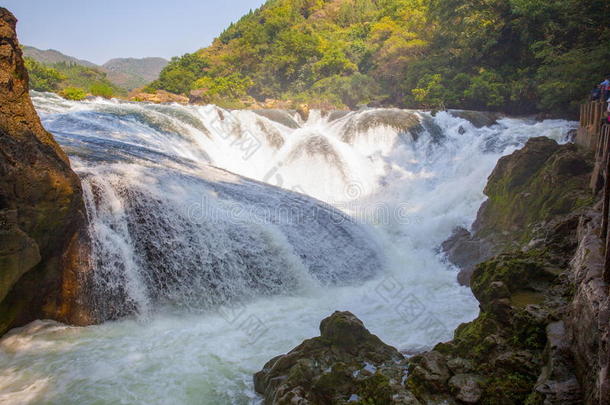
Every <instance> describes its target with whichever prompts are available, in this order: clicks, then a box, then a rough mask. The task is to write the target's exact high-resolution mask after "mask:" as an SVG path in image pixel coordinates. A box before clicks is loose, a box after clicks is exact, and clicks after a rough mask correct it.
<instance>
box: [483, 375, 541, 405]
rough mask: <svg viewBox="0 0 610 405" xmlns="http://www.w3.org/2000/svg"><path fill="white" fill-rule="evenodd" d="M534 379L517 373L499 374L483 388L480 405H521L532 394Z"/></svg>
mask: <svg viewBox="0 0 610 405" xmlns="http://www.w3.org/2000/svg"><path fill="white" fill-rule="evenodd" d="M535 382H536V378H535V377H531V376H526V375H523V374H519V373H513V374H499V375H496V376H494V377H493V378H491V379H490V380H488V381H487V382H486V383H485V385H484V388H483V395H482V397H481V402H480V403H481V405H513V404H514V405H521V404H523V403H524V401H525V400H526V398H527V397H528V396H529V394H530V393H531V392H532V387H533V385H534V383H535Z"/></svg>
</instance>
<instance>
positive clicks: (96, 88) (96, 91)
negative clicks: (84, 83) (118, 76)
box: [89, 83, 114, 98]
mask: <svg viewBox="0 0 610 405" xmlns="http://www.w3.org/2000/svg"><path fill="white" fill-rule="evenodd" d="M89 92H90V93H91V94H93V95H94V96H98V97H104V98H111V97H112V96H114V89H113V88H112V87H110V86H109V85H107V84H106V83H95V84H93V85H91V87H90V88H89Z"/></svg>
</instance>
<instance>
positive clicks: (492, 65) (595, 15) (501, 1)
mask: <svg viewBox="0 0 610 405" xmlns="http://www.w3.org/2000/svg"><path fill="white" fill-rule="evenodd" d="M609 17H610V2H608V1H607V0H556V1H545V0H472V1H464V0H269V1H267V3H266V4H265V5H263V6H262V7H261V8H260V9H258V10H256V11H253V12H250V13H249V14H247V15H245V16H244V17H243V18H241V19H240V20H239V21H238V22H237V23H235V24H232V25H231V26H230V27H228V28H227V29H226V30H225V31H224V32H223V33H222V34H221V35H220V36H219V37H218V38H217V39H216V40H215V41H214V43H213V44H212V45H211V46H210V47H208V48H203V49H201V50H199V51H197V52H195V53H194V54H187V55H184V56H182V57H180V58H174V59H172V61H171V62H170V63H169V65H167V66H166V67H165V69H164V70H163V71H162V72H161V74H160V78H159V79H158V80H157V81H155V82H153V83H152V84H151V86H149V90H155V89H163V90H167V91H170V92H174V93H183V94H188V93H189V92H190V91H191V90H194V89H203V90H204V91H203V92H199V93H203V94H205V97H206V98H207V99H208V100H210V101H214V100H223V99H224V100H227V99H229V100H230V99H240V98H241V99H243V98H244V97H246V96H251V97H254V98H255V99H257V100H264V99H266V98H273V99H284V100H293V101H302V102H310V103H313V104H316V103H318V104H320V103H331V104H334V105H345V106H349V107H355V106H356V105H358V104H362V103H371V102H373V103H380V104H385V105H398V106H406V107H430V108H438V107H458V108H471V109H490V110H504V111H507V112H511V113H532V112H536V111H543V112H549V113H552V114H557V115H560V114H562V115H565V114H571V113H574V112H575V108H576V104H577V103H578V100H579V99H582V98H584V97H586V94H587V93H588V91H589V89H590V87H591V84H592V83H594V82H595V81H597V80H600V79H601V78H602V76H603V75H604V74H606V73H608V72H606V71H605V70H610V68H609V67H608V61H610V48H609V47H608V44H609V43H610V28H609V27H610V24H608V20H609Z"/></svg>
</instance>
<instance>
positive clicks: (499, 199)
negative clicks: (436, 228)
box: [478, 138, 593, 245]
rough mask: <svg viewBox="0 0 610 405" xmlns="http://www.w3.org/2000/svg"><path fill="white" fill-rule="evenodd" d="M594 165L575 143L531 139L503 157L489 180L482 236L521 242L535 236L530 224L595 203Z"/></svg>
mask: <svg viewBox="0 0 610 405" xmlns="http://www.w3.org/2000/svg"><path fill="white" fill-rule="evenodd" d="M590 171H591V165H590V163H589V162H588V160H587V158H586V157H585V156H582V155H580V154H579V153H578V152H577V150H576V148H575V147H574V146H573V145H562V146H559V145H557V143H555V141H553V140H550V139H548V138H533V139H531V140H530V141H529V142H528V143H527V144H526V146H525V147H524V148H523V149H521V150H519V151H517V152H515V153H514V154H513V155H510V156H507V157H504V158H502V159H501V160H500V161H499V162H498V166H497V167H496V169H495V170H494V172H493V174H492V176H491V177H490V179H489V182H488V184H487V187H486V188H485V194H486V195H487V196H488V197H489V200H488V203H487V204H486V206H485V208H484V209H483V210H482V211H481V221H480V224H481V228H480V230H479V232H478V233H479V235H480V236H483V237H492V238H495V239H498V242H502V241H504V242H506V243H517V244H518V245H523V244H525V243H527V242H529V240H530V239H531V238H532V237H533V236H534V235H533V228H532V227H531V225H532V224H536V223H540V222H543V221H548V220H550V219H552V218H554V217H556V216H558V215H565V214H568V213H571V212H573V211H574V210H576V209H579V208H582V207H586V206H589V205H591V204H592V202H593V199H592V197H591V194H590V192H589V190H588V174H589V173H590Z"/></svg>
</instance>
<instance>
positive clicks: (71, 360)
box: [0, 93, 574, 404]
mask: <svg viewBox="0 0 610 405" xmlns="http://www.w3.org/2000/svg"><path fill="white" fill-rule="evenodd" d="M33 100H34V103H35V105H36V107H37V109H38V111H39V113H40V114H41V117H42V120H43V124H44V125H45V127H46V128H47V129H48V130H49V131H51V132H53V133H54V135H55V136H56V138H57V140H58V141H59V143H60V144H61V145H62V146H63V147H64V149H65V150H66V151H67V152H68V154H69V155H70V158H71V160H72V164H73V167H74V169H75V170H76V171H77V173H78V174H79V175H80V176H81V178H82V181H83V185H84V190H85V198H86V202H87V210H88V215H89V218H90V222H91V229H90V230H91V235H92V240H93V242H94V246H93V250H94V251H93V257H94V260H95V263H94V264H95V272H94V288H93V296H92V299H93V300H94V302H95V304H96V308H97V309H98V311H99V312H100V315H101V316H103V317H104V318H106V319H117V318H120V317H124V316H126V315H127V317H126V318H122V319H121V320H116V321H112V322H106V323H104V324H102V325H99V326H92V327H87V328H74V327H68V326H64V325H61V324H57V323H54V322H50V321H37V322H34V323H32V324H30V325H28V326H26V327H24V328H21V329H17V330H15V331H13V332H11V333H9V334H8V335H7V336H6V337H4V338H3V339H2V341H0V403H2V402H3V401H6V402H15V403H36V404H39V403H42V404H81V403H109V404H110V403H112V404H115V403H121V404H135V403H152V404H167V403H182V404H191V403H192V404H218V403H236V404H246V403H255V402H257V401H258V400H257V398H256V396H255V394H254V392H253V388H252V380H251V376H252V373H254V372H255V371H257V370H258V369H260V367H261V366H262V365H263V364H264V363H265V362H266V361H267V360H269V359H270V358H272V357H274V356H275V355H277V354H280V353H283V352H286V351H287V350H289V349H291V348H292V347H294V346H295V345H296V344H298V343H299V342H301V341H302V340H303V339H305V338H309V337H312V336H315V335H317V326H318V324H319V322H320V320H321V319H323V318H324V317H325V316H327V315H328V314H330V313H331V312H332V311H334V310H338V309H339V310H350V311H352V312H354V313H355V314H356V315H357V316H359V317H360V318H361V319H362V320H363V321H364V322H365V324H366V325H367V327H369V329H371V330H372V331H373V332H374V333H376V334H378V335H379V336H380V337H381V338H382V339H383V340H384V341H386V342H387V343H389V344H392V345H395V346H397V347H398V348H399V349H402V350H404V351H406V352H411V351H417V350H420V349H422V348H425V347H429V346H430V345H432V344H434V343H436V342H437V341H440V340H446V339H449V338H450V337H451V332H452V330H453V328H455V326H457V325H458V324H459V323H461V322H464V321H468V320H470V319H472V318H473V317H474V316H475V315H476V311H477V309H476V304H475V301H474V299H473V298H472V296H471V294H470V292H469V290H468V289H466V288H463V287H460V286H458V285H457V283H456V281H455V276H456V272H455V269H453V268H451V266H449V265H447V264H446V263H445V262H444V261H443V259H442V257H441V256H440V255H439V253H438V250H437V248H438V246H439V245H440V243H442V241H443V240H444V239H446V238H447V237H448V236H449V235H450V233H451V231H452V229H453V228H454V227H456V226H468V225H469V224H470V223H471V222H472V220H473V219H474V216H475V215H476V211H477V209H478V207H479V205H480V203H481V202H482V201H483V200H484V196H483V194H482V189H483V187H484V185H485V181H486V178H487V176H488V175H489V174H490V172H491V170H492V169H493V167H494V165H495V163H496V162H497V160H498V159H499V157H500V156H502V155H504V154H507V153H510V152H511V151H513V150H514V149H515V148H517V147H519V146H520V145H522V144H523V143H524V142H525V141H526V140H527V139H528V138H529V137H531V136H549V137H552V138H555V139H556V140H558V141H565V140H566V135H567V133H568V131H569V130H570V129H572V128H573V127H574V125H573V124H572V123H569V122H566V121H559V120H557V121H544V122H534V121H530V120H526V119H509V118H504V119H501V120H499V121H498V122H497V123H495V124H493V125H490V126H487V127H482V128H477V127H476V126H474V125H473V124H471V123H470V122H468V121H466V120H464V119H461V118H458V117H456V116H453V115H451V114H449V113H445V112H442V113H438V114H436V116H434V117H433V116H431V115H430V114H429V113H424V112H417V111H405V110H392V109H373V110H367V111H361V112H352V113H340V112H336V113H331V114H328V115H323V114H320V113H319V112H312V113H311V114H310V116H309V118H308V120H307V121H306V122H303V120H302V119H301V118H300V116H298V115H296V114H293V113H291V112H287V111H279V110H277V111H273V110H266V111H259V112H252V111H226V110H223V109H220V108H218V107H215V106H179V105H150V104H141V103H126V102H118V101H107V100H101V99H96V100H91V101H85V102H69V101H65V100H63V99H61V98H59V97H57V96H54V95H51V94H42V93H34V94H33Z"/></svg>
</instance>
